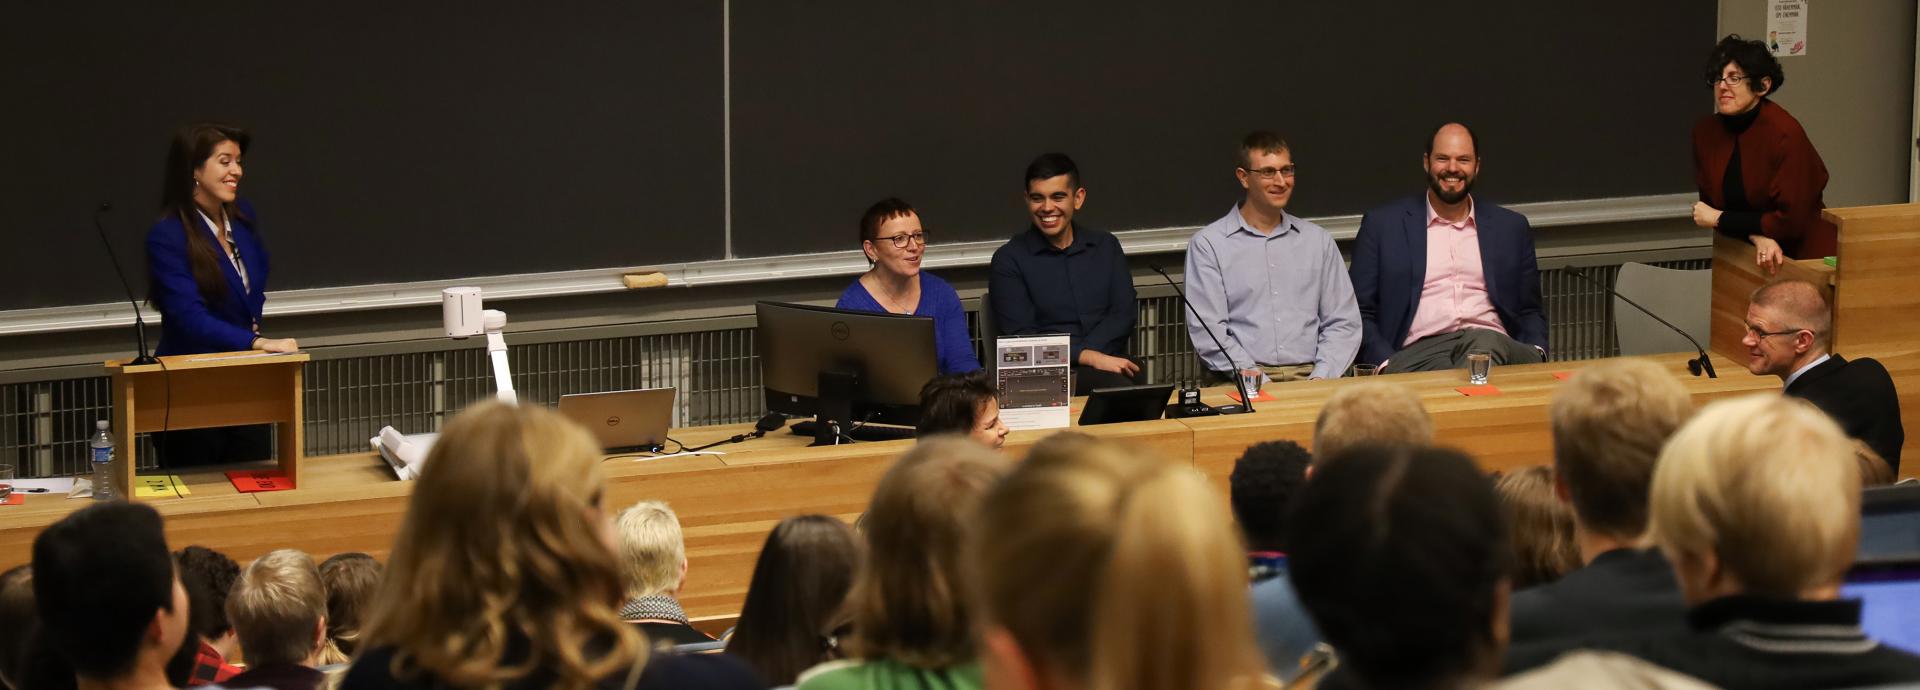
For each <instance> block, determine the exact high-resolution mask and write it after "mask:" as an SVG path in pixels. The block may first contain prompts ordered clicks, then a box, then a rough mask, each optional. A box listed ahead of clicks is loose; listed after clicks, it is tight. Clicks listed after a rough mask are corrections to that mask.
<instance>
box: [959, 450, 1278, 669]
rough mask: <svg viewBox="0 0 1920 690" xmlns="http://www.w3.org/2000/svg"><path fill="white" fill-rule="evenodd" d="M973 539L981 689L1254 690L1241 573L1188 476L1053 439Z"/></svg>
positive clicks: (1205, 499)
mask: <svg viewBox="0 0 1920 690" xmlns="http://www.w3.org/2000/svg"><path fill="white" fill-rule="evenodd" d="M978 525H979V528H978V529H976V530H974V531H973V532H972V533H971V535H970V537H969V539H968V550H967V558H966V561H967V564H968V579H969V583H970V585H969V586H970V589H971V590H972V591H973V593H974V599H975V601H977V602H978V604H979V606H980V609H979V614H980V617H981V618H982V622H983V624H984V625H983V629H984V630H985V634H984V635H983V643H984V644H985V646H986V649H985V650H984V654H985V655H986V656H987V664H986V665H987V669H988V674H989V677H988V679H987V685H988V687H993V688H1026V689H1035V688H1042V687H1080V688H1104V689H1107V690H1130V689H1138V690H1145V689H1148V688H1192V689H1195V690H1226V689H1227V688H1238V687H1252V684H1253V683H1254V682H1255V681H1256V680H1257V679H1258V678H1259V677H1260V675H1261V674H1262V673H1263V670H1264V665H1263V662H1262V661H1261V658H1260V656H1259V652H1258V651H1257V650H1256V649H1255V647H1254V645H1253V637H1252V626H1253V623H1252V621H1251V613H1250V611H1249V609H1248V606H1247V594H1246V591H1247V568H1246V561H1245V558H1244V556H1243V554H1242V553H1241V550H1240V540H1239V539H1238V538H1237V537H1236V536H1235V535H1234V529H1233V523H1232V521H1231V517H1230V515H1229V513H1228V511H1227V510H1226V507H1225V506H1223V505H1221V502H1220V499H1219V495H1218V494H1217V493H1216V492H1215V490H1214V489H1213V488H1212V487H1211V486H1210V485H1209V484H1208V483H1207V481H1206V479H1205V478H1204V477H1202V476H1201V475H1199V474H1198V473H1195V472H1194V471H1192V469H1191V468H1187V467H1183V466H1180V465H1177V464H1173V463H1169V462H1166V461H1164V460H1161V459H1159V458H1155V457H1152V456H1149V455H1146V454H1144V453H1140V452H1138V451H1135V450H1132V449H1129V448H1127V447H1125V446H1122V445H1119V444H1116V443H1111V442H1107V441H1100V440H1096V439H1094V438H1093V437H1090V436H1084V435H1080V434H1058V435H1055V436H1052V437H1050V438H1048V439H1047V440H1045V441H1042V442H1041V443H1040V444H1038V445H1036V446H1035V447H1034V449H1033V452H1032V453H1031V454H1029V455H1028V457H1027V460H1026V461H1025V462H1024V463H1022V464H1021V465H1020V466H1019V467H1017V468H1016V469H1014V471H1013V473H1012V474H1010V475H1008V476H1007V478H1006V479H1005V480H1003V481H1001V482H1000V483H999V484H998V485H996V486H995V487H994V489H993V490H992V492H991V493H989V494H988V496H987V498H986V499H985V500H984V501H983V502H982V504H981V506H980V516H979V518H978Z"/></svg>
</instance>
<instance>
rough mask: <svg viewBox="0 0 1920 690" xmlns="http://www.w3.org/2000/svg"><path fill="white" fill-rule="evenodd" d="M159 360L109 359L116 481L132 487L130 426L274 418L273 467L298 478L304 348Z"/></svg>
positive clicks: (122, 490)
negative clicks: (277, 459)
mask: <svg viewBox="0 0 1920 690" xmlns="http://www.w3.org/2000/svg"><path fill="white" fill-rule="evenodd" d="M159 359H160V363H159V364H138V365H136V364H131V363H130V362H129V361H113V362H107V363H106V367H107V373H108V374H110V375H112V376H113V417H114V419H113V434H114V441H113V442H114V446H115V451H116V452H118V453H119V454H120V457H119V458H116V459H115V460H114V468H113V470H114V489H115V490H116V491H118V492H119V494H120V495H122V496H129V495H132V490H131V487H132V486H133V476H134V472H133V469H134V468H135V467H138V466H139V458H137V457H135V452H134V451H135V450H136V449H137V448H138V445H137V444H135V443H134V442H133V439H134V434H138V433H145V432H152V431H167V430H183V429H205V428H209V427H223V426H240V425H243V424H272V425H274V431H275V432H276V433H277V434H278V436H279V438H278V446H277V447H276V448H275V450H274V455H275V456H276V457H278V458H279V462H280V464H279V469H280V471H282V472H285V473H286V474H287V477H288V478H289V479H291V480H293V482H294V483H295V484H296V485H297V484H298V483H299V481H300V454H301V453H302V452H303V450H302V449H303V448H305V441H304V440H303V439H302V436H301V435H302V434H303V433H304V432H303V431H302V429H303V424H304V420H303V412H302V405H303V404H304V402H303V400H304V398H303V397H302V394H301V391H302V390H304V387H303V385H302V383H301V376H302V373H301V372H302V370H303V367H305V366H306V363H307V360H308V359H310V358H309V357H308V355H307V354H306V353H304V352H295V353H288V354H267V353H265V352H258V351H253V352H215V353H209V354H199V355H176V356H170V357H161V358H159Z"/></svg>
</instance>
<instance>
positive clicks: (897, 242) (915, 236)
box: [873, 230, 927, 249]
mask: <svg viewBox="0 0 1920 690" xmlns="http://www.w3.org/2000/svg"><path fill="white" fill-rule="evenodd" d="M881 240H885V241H888V242H892V243H893V248H894V249H906V248H907V243H909V242H911V243H913V244H917V245H920V246H922V247H924V246H927V233H926V231H924V230H922V231H920V232H903V233H900V234H898V235H894V236H892V237H875V238H873V241H875V242H879V241H881Z"/></svg>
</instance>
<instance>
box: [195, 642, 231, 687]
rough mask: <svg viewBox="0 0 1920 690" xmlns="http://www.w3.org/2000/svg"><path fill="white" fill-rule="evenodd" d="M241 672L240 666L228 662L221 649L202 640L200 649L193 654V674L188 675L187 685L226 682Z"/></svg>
mask: <svg viewBox="0 0 1920 690" xmlns="http://www.w3.org/2000/svg"><path fill="white" fill-rule="evenodd" d="M239 673H240V668H239V667H238V666H233V665H231V664H228V663H227V659H226V657H222V656H220V650H217V649H214V648H213V645H210V644H207V641H206V640H201V641H200V651H199V652H197V653H195V654H194V655H193V674H192V675H190V676H188V677H187V687H193V686H196V685H212V684H214V683H225V682H227V679H228V678H232V677H234V676H235V675H238V674H239Z"/></svg>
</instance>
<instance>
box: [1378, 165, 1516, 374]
mask: <svg viewBox="0 0 1920 690" xmlns="http://www.w3.org/2000/svg"><path fill="white" fill-rule="evenodd" d="M1468 204H1469V206H1468V207H1467V219H1466V220H1464V221H1461V222H1458V223H1454V222H1451V221H1448V220H1447V219H1445V218H1441V217H1440V214H1438V213H1435V212H1434V210H1433V200H1432V199H1428V200H1427V280H1426V282H1425V283H1423V284H1422V285H1421V286H1420V306H1419V307H1418V308H1416V309H1415V310H1414V312H1413V324H1412V325H1411V326H1408V327H1407V339H1406V340H1405V341H1404V342H1402V343H1400V346H1401V347H1406V346H1408V345H1412V344H1413V343H1414V342H1416V341H1418V340H1420V339H1421V338H1425V337H1427V336H1434V335H1440V334H1443V333H1452V332H1454V331H1457V330H1460V329H1463V328H1484V329H1487V330H1490V331H1494V332H1496V333H1499V334H1500V335H1507V329H1506V327H1505V326H1502V325H1500V315H1499V314H1498V313H1495V312H1494V310H1493V300H1492V299H1489V298H1488V297H1487V274H1486V271H1485V269H1484V268H1482V267H1481V265H1480V226H1479V225H1477V224H1475V222H1474V219H1473V207H1472V206H1471V204H1472V201H1471V200H1469V201H1468Z"/></svg>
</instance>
